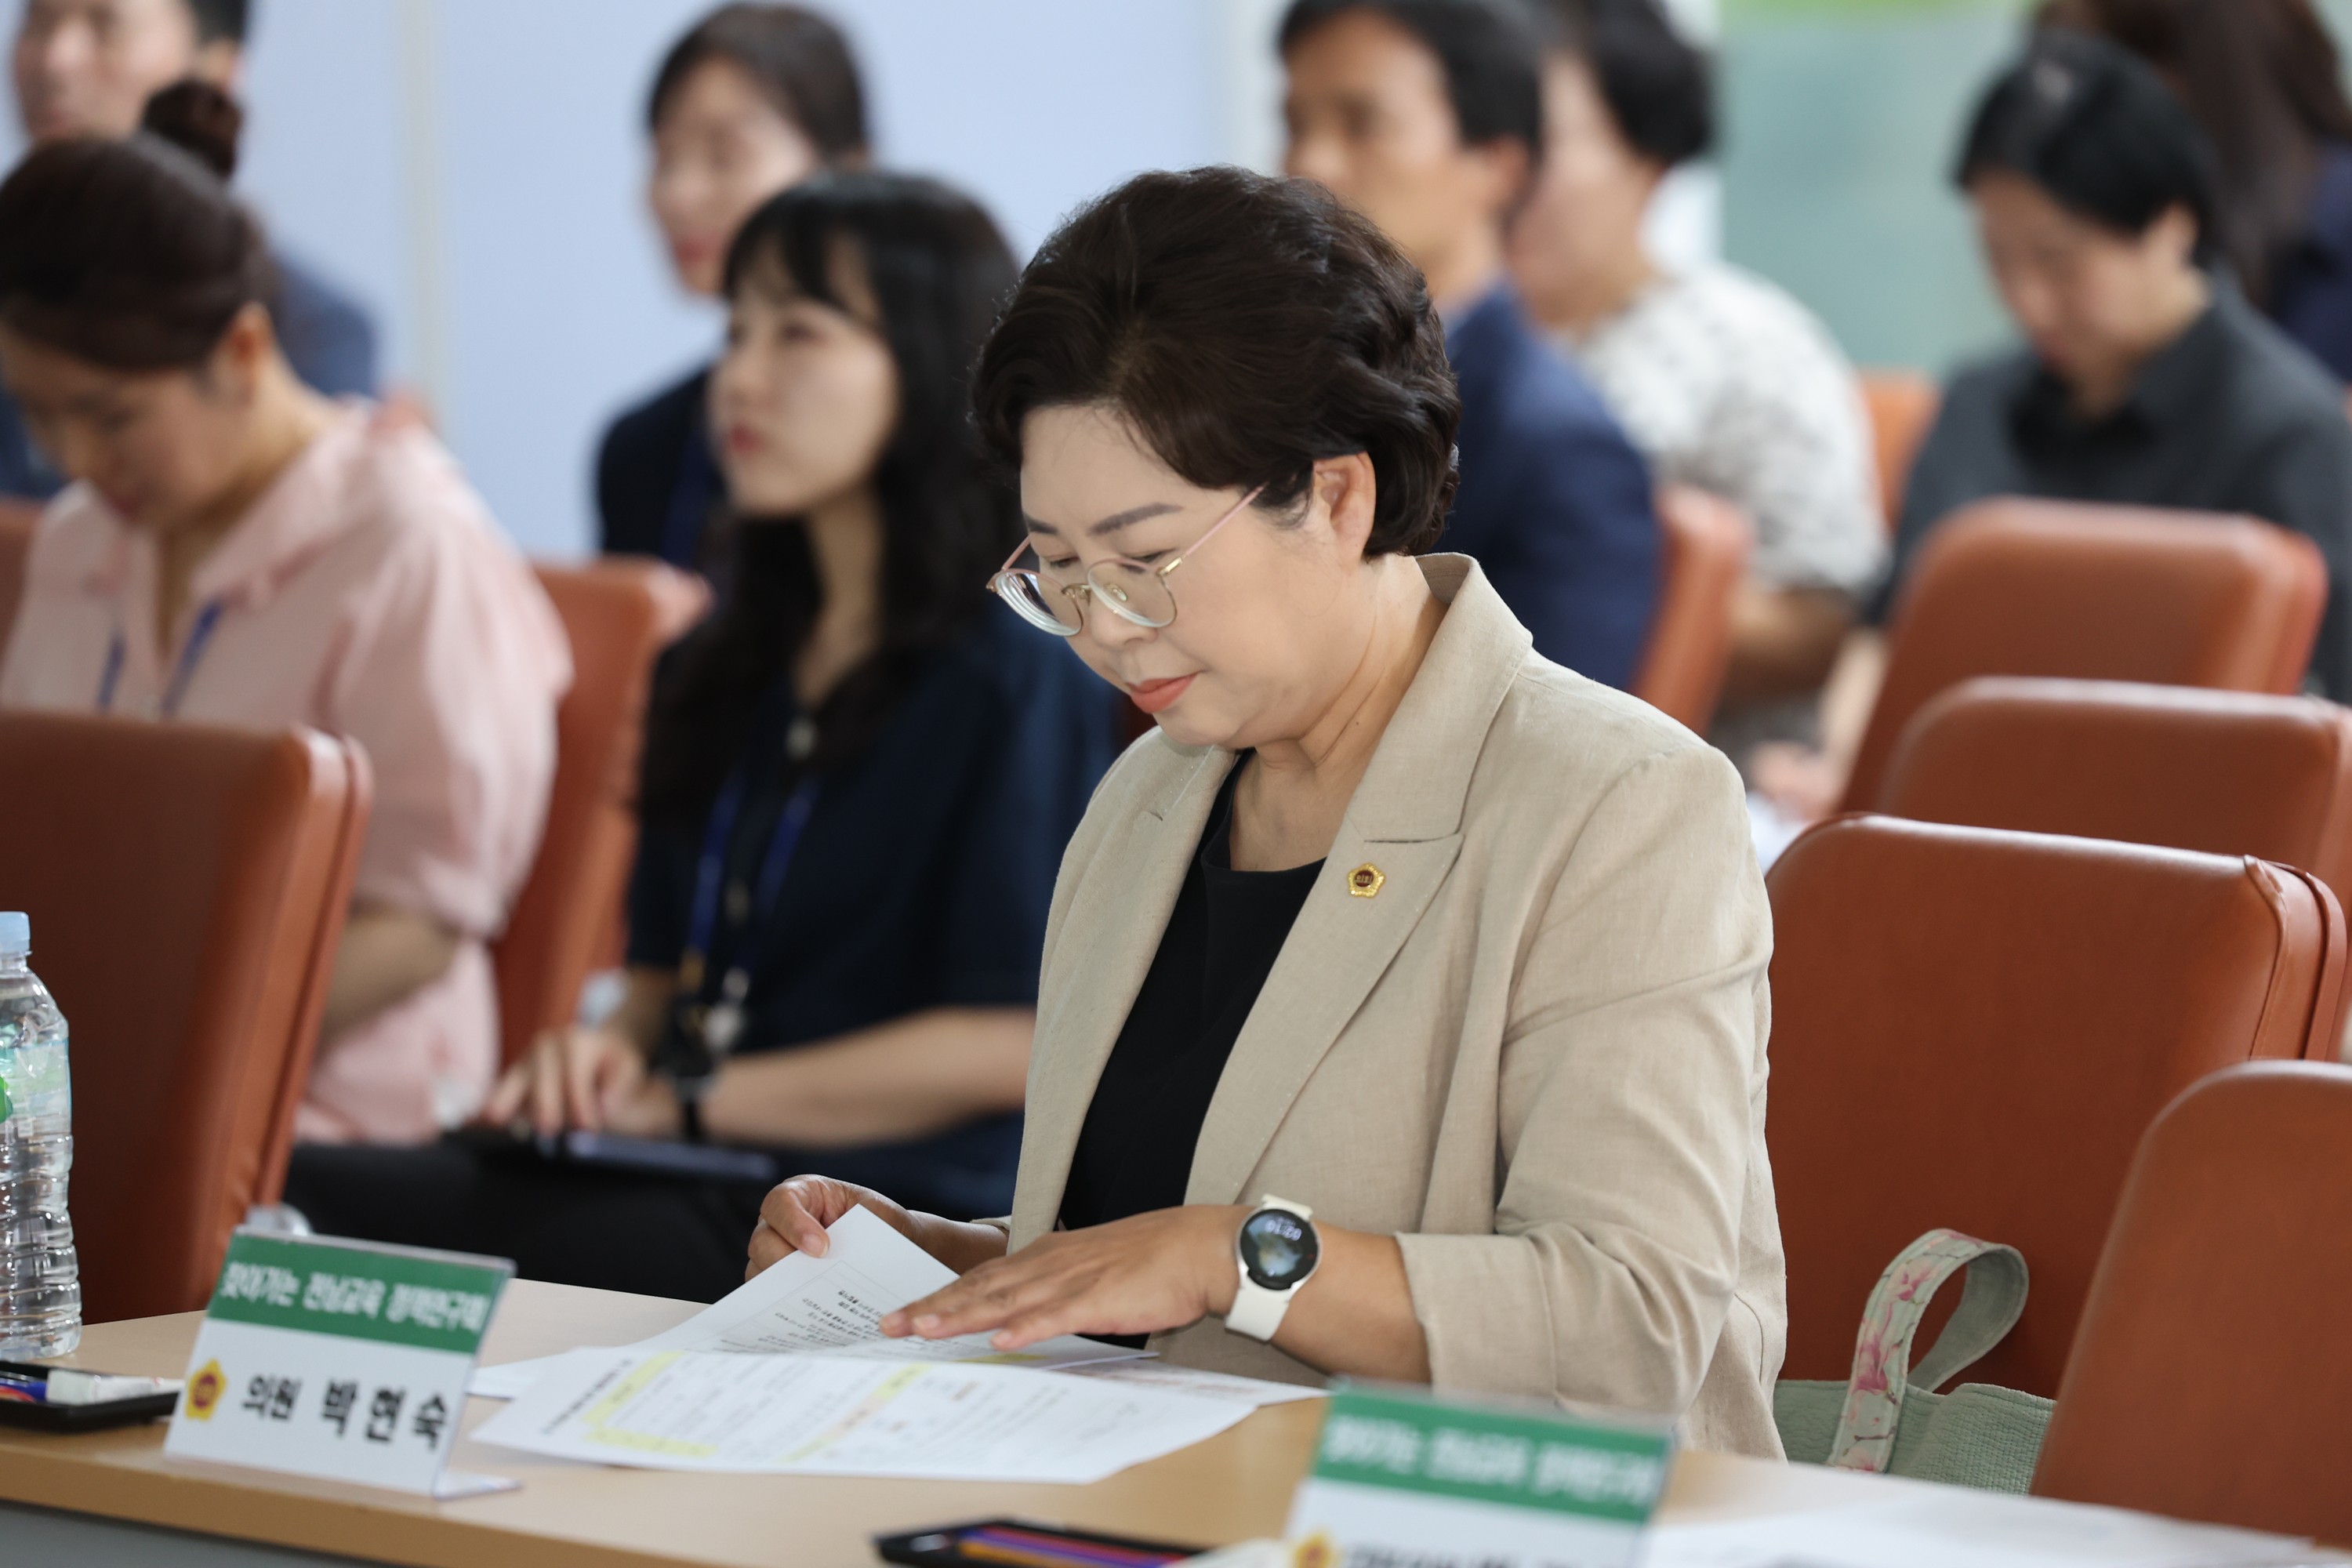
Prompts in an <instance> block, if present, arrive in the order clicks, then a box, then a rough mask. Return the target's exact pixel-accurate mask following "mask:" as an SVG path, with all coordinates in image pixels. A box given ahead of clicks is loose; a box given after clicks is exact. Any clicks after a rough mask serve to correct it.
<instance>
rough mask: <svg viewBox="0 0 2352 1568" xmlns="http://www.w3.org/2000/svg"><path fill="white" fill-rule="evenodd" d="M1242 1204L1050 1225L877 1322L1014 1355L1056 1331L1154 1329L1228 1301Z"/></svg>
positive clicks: (895, 1333) (890, 1329) (1176, 1325)
mask: <svg viewBox="0 0 2352 1568" xmlns="http://www.w3.org/2000/svg"><path fill="white" fill-rule="evenodd" d="M1249 1212H1250V1211H1249V1210H1248V1209H1246V1208H1243V1207H1217V1206H1212V1205H1192V1206H1188V1207H1185V1208H1174V1209H1156V1210H1154V1211H1152V1212H1151V1213H1150V1214H1141V1215H1134V1216H1133V1217H1132V1218H1129V1219H1122V1220H1116V1221H1113V1222H1112V1223H1111V1224H1109V1225H1099V1226H1090V1227H1088V1228H1087V1229H1085V1230H1057V1231H1055V1232H1053V1233H1051V1234H1050V1235H1047V1236H1043V1237H1038V1238H1037V1239H1036V1240H1035V1241H1034V1242H1031V1243H1030V1244H1029V1245H1028V1246H1027V1247H1023V1248H1022V1249H1021V1250H1020V1251H1019V1252H1016V1253H1014V1254H1013V1256H1011V1257H1009V1258H994V1259H992V1260H991V1261H989V1262H986V1263H982V1264H981V1265H980V1266H979V1267H977V1268H973V1269H972V1270H971V1272H970V1273H968V1274H966V1275H964V1276H963V1278H961V1279H958V1280H957V1281H956V1282H955V1283H954V1284H952V1285H950V1286H948V1287H947V1288H946V1289H941V1290H939V1291H936V1292H934V1293H933V1294H931V1295H929V1296H926V1297H924V1298H923V1299H922V1300H919V1301H911V1302H909V1303H908V1304H907V1305H906V1306H904V1307H901V1308H900V1309H899V1310H897V1311H895V1312H893V1313H891V1314H890V1315H889V1316H888V1317H887V1318H884V1319H883V1320H882V1331H883V1332H884V1333H886V1334H888V1335H890V1336H891V1337H892V1338H894V1339H897V1338H904V1337H906V1336H908V1335H913V1336H916V1337H919V1338H921V1339H927V1340H938V1339H948V1338H950V1337H952V1336H954V1335H957V1334H978V1333H991V1332H993V1334H994V1338H993V1339H992V1341H991V1343H992V1344H993V1345H994V1346H995V1347H996V1348H997V1349H998V1350H1002V1351H1016V1350H1020V1349H1022V1348H1023V1347H1024V1346H1026V1345H1033V1344H1035V1343H1036V1342H1038V1341H1040V1340H1049V1339H1052V1338H1053V1337H1054V1336H1055V1335H1056V1334H1152V1333H1158V1332H1160V1331H1161V1330H1164V1329H1181V1328H1183V1327H1184V1326H1185V1325H1187V1324H1189V1323H1194V1322H1198V1321H1200V1320H1201V1319H1202V1318H1203V1317H1206V1316H1208V1315H1209V1314H1210V1313H1213V1312H1223V1311H1224V1310H1227V1309H1228V1308H1230V1307H1231V1306H1232V1305H1233V1302H1234V1285H1235V1282H1236V1281H1237V1280H1238V1279H1239V1275H1238V1273H1237V1272H1236V1271H1235V1266H1234V1235H1235V1233H1236V1232H1237V1231H1239V1230H1240V1228H1241V1223H1242V1221H1243V1220H1244V1219H1245V1218H1247V1217H1248V1216H1249Z"/></svg>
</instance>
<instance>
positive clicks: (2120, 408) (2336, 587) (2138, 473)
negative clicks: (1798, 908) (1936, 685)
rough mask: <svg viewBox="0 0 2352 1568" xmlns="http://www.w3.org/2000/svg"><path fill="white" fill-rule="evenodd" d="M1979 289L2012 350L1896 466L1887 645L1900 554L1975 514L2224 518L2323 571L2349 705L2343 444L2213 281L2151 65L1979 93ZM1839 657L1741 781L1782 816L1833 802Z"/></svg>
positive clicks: (2316, 401) (2204, 225)
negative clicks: (2044, 507)
mask: <svg viewBox="0 0 2352 1568" xmlns="http://www.w3.org/2000/svg"><path fill="white" fill-rule="evenodd" d="M1958 178H1959V184H1960V186H1961V188H1962V189H1963V190H1964V191H1966V192H1967V193H1968V196H1969V202H1970V204H1971V205H1973V206H1974V207H1975V209H1976V216H1977V224H1978V228H1979V233H1980V235H1981V236H1982V238H1983V243H1984V249H1985V257H1986V261H1987V263H1988V265H1989V266H1990V268H1991V271H1992V275H1993V279H1994V281H1995V283H1996V284H1998V285H1999V287H2000V295H2001V299H2002V300H2003V302H2004V303H2005V304H2006V305H2007V306H2008V308H2009V312H2010V315H2011V317H2012V318H2013V319H2014V320H2015V321H2016V322H2017V326H2018V330H2019V331H2020V333H2021V335H2022V336H2023V337H2024V339H2025V341H2026V346H2024V347H2022V348H2019V349H2015V350H2011V351H2010V352H2008V353H2003V354H2000V355H1999V356H1998V357H1996V358H1994V359H1992V360H1990V361H1988V362H1987V363H1982V364H1979V365H1976V366H1973V367H1971V368H1969V369H1967V370H1963V371H1961V372H1960V373H1959V374H1958V375H1956V376H1954V377H1953V378H1952V380H1951V383H1950V384H1949V385H1948V386H1947V387H1946V389H1945V393H1944V403H1943V408H1942V411H1941V413H1940V414H1939V415H1938V416H1937V421H1936V425H1935V427H1934V428H1933V429H1932V430H1931V431H1929V433H1928V435H1927V441H1926V444H1925V445H1924V446H1923V447H1921V449H1920V452H1919V458H1918V461H1917V463H1916V466H1915V467H1914V468H1912V470H1911V479H1910V484H1909V487H1908V489H1907V492H1906V497H1905V500H1904V509H1903V521H1902V527H1901V530H1900V531H1899V533H1898V534H1897V537H1896V540H1895V563H1894V567H1893V570H1892V572H1891V573H1890V574H1889V575H1888V578H1887V580H1886V581H1885V584H1884V585H1883V586H1882V587H1881V589H1880V590H1879V592H1878V594H1877V595H1876V596H1875V598H1874V602H1873V604H1872V605H1871V606H1870V607H1869V616H1870V619H1871V620H1872V622H1873V623H1874V624H1876V625H1883V624H1884V622H1885V617H1886V616H1887V615H1888V613H1889V611H1890V609H1891V607H1892V606H1893V605H1894V603H1895V597H1896V595H1897V594H1898V593H1899V591H1900V589H1901V587H1902V584H1903V576H1904V573H1905V572H1906V569H1907V568H1908V567H1909V566H1910V564H1911V563H1912V561H1913V560H1914V559H1915V558H1916V556H1917V554H1918V550H1919V545H1920V542H1922V541H1923V540H1925V539H1926V538H1927V534H1928V532H1929V531H1930V530H1932V529H1933V528H1934V527H1935V526H1936V524H1937V523H1938V522H1940V521H1942V520H1943V519H1945V518H1946V517H1948V516H1949V515H1951V513H1953V512H1954V511H1956V510H1958V509H1960V508H1961V507H1964V506H1966V505H1968V504H1969V502H1971V501H1976V500H1984V499H1986V498H1987V497H1990V496H2000V495H2023V496H2043V497H2049V498H2052V499H2054V500H2081V501H2107V502H2115V503H2119V504H2125V505H2134V506H2156V507H2183V508H2189V509H2193V510H2200V511H2217V512H2241V513H2246V514H2249V515H2252V516H2254V517H2258V518H2263V519H2266V520H2268V521H2272V522H2275V523H2279V524H2281V525H2283V526H2284V527H2287V528H2291V529H2294V531H2296V532H2298V533H2302V534H2305V535H2307V536H2308V537H2309V538H2310V539H2311V540H2312V542H2314V543H2315V544H2317V545H2318V546H2319V549H2320V552H2321V553H2322V554H2323V555H2324V556H2326V561H2327V609H2326V616H2325V617H2324V618H2323V619H2322V621H2321V623H2320V628H2319V638H2318V642H2317V644H2316V646H2315V647H2314V648H2313V651H2312V657H2311V669H2310V675H2309V677H2308V679H2309V680H2310V682H2311V683H2312V684H2313V685H2315V687H2317V688H2318V689H2320V690H2322V691H2324V692H2326V694H2327V695H2328V696H2330V697H2333V698H2336V700H2344V699H2345V698H2346V697H2347V695H2352V625H2347V620H2346V599H2345V595H2346V592H2347V586H2352V426H2347V422H2346V419H2345V413H2344V394H2343V390H2342V388H2341V387H2339V386H2338V385H2337V384H2336V381H2335V380H2334V378H2332V377H2331V376H2330V375H2329V374H2327V372H2326V370H2325V369H2323V368H2322V367H2321V366H2320V364H2319V363H2318V362H2316V361H2315V360H2314V359H2312V358H2311V356H2310V355H2308V354H2306V353H2304V352H2303V351H2302V350H2301V349H2299V348H2297V347H2296V346H2295V345H2294V343H2293V342H2289V341H2288V339H2287V337H2286V335H2285V334H2284V332H2282V331H2279V329H2278V328H2277V327H2275V326H2273V325H2272V324H2271V323H2270V322H2269V321H2266V320H2264V319H2263V316H2262V315H2261V314H2260V313H2259V312H2257V311H2256V310H2254V309H2253V308H2252V306H2250V305H2248V304H2247V303H2246V300H2245V296H2244V295H2242V294H2241V293H2240V292H2239V291H2238V289H2237V287H2236V285H2235V284H2233V283H2232V282H2231V280H2230V279H2229V276H2228V273H2227V271H2226V269H2221V270H2217V269H2215V268H2214V266H2213V263H2214V262H2215V261H2216V260H2217V256H2216V252H2215V247H2216V244H2217V241H2216V238H2215V236H2216V234H2217V232H2218V230H2217V228H2216V222H2215V218H2214V216H2213V212H2214V206H2213V172H2212V155H2211V152H2210V148H2209V147H2208V146H2207V144H2206V142H2205V138H2204V135H2203V134H2202V132H2200V131H2199V130H2198V128H2197V125H2196V122H2195V121H2192V120H2191V119H2190V118H2189V113H2188V111H2187V110H2185V109H2183V108H2182V107H2181V105H2180V103H2179V100H2177V99H2176V98H2175V97H2174V96H2173V95H2172V94H2171V92H2169V91H2168V90H2167V89H2166V88H2165V86H2164V84H2163V82H2162V81H2160V80H2158V78H2157V76H2156V74H2155V73H2154V72H2153V71H2152V70H2150V69H2149V68H2148V67H2147V66H2146V65H2145V64H2143V63H2141V62H2140V61H2139V60H2138V59H2137V58H2135V57H2133V56H2132V55H2129V54H2126V52H2125V51H2123V50H2122V49H2120V48H2117V47H2116V46H2114V45H2112V44H2108V43H2104V42H2102V41H2100V40H2098V39H2095V38H2089V37H2081V36H2079V35H2077V34H2074V33H2068V32H2058V31H2052V32H2046V33H2042V34H2040V35H2038V36H2037V37H2035V38H2034V40H2033V42H2032V46H2031V47H2029V48H2028V49H2027V51H2026V53H2025V56H2024V58H2022V59H2021V60H2020V61H2019V62H2018V63H2017V64H2016V65H2014V66H2012V67H2011V68H2010V69H2009V70H2007V71H2006V72H2004V73H2003V74H2002V76H2001V77H2000V79H1999V80H1997V81H1996V82H1995V83H1994V84H1993V86H1992V88H1991V89H1990V91H1988V92H1987V93H1986V95H1985V98H1984V100H1983V102H1982V103H1981V104H1980V105H1979V108H1978V110H1977V113H1976V118H1975V120H1974V121H1973V122H1972V123H1971V125H1970V127H1969V134H1968V142H1967V145H1966V147H1965V149H1964V150H1963V152H1962V153H1961V156H1960V165H1959V174H1958ZM1884 659H1885V649H1884V646H1883V643H1882V641H1881V639H1880V637H1879V636H1878V634H1877V633H1875V632H1868V631H1866V632H1861V633H1857V634H1856V635H1855V636H1854V637H1853V638H1851V639H1849V641H1848V644H1847V647H1846V649H1845V651H1844V653H1843V655H1842V656H1841V658H1840V661H1839V668H1838V670H1837V672H1836V674H1835V675H1834V676H1832V679H1831V681H1830V685H1829V689H1828V694H1827V695H1826V696H1825V697H1824V699H1823V704H1822V721H1821V732H1822V748H1821V750H1820V751H1818V752H1804V751H1800V750H1797V749H1794V748H1785V747H1774V748H1771V749H1769V751H1767V752H1760V753H1759V756H1758V758H1757V761H1756V763H1755V765H1754V768H1753V770H1752V771H1753V773H1754V776H1755V779H1756V782H1757V784H1758V786H1759V789H1761V790H1762V791H1763V793H1765V794H1766V795H1769V796H1771V797H1773V798H1774V799H1775V800H1776V801H1777V802H1779V804H1780V806H1781V808H1782V809H1783V810H1784V811H1787V812H1790V813H1791V814H1793V815H1796V816H1818V815H1820V814H1821V813H1822V812H1823V811H1826V810H1828V809H1829V808H1830V806H1831V805H1832V804H1833V803H1834V802H1835V800H1836V799H1837V797H1838V795H1840V794H1841V793H1842V792H1843V787H1844V778H1845V773H1846V770H1847V768H1848V766H1849V765H1850V764H1851V763H1852V761H1853V751H1854V748H1855V747H1856V746H1857V745H1859V744H1860V742H1861V739H1862V732H1863V730H1864V727H1865V725H1866V724H1867V723H1868V721H1869V717H1870V708H1871V704H1872V703H1873V702H1874V700H1876V697H1877V692H1878V682H1879V679H1880V676H1881V674H1882V673H1883V669H1884Z"/></svg>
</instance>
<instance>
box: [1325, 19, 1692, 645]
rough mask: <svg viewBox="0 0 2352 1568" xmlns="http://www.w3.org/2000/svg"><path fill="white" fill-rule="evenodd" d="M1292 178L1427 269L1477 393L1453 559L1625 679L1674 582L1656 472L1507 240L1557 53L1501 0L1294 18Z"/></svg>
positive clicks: (1462, 375) (1451, 346) (1448, 538)
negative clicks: (1366, 221) (1546, 327)
mask: <svg viewBox="0 0 2352 1568" xmlns="http://www.w3.org/2000/svg"><path fill="white" fill-rule="evenodd" d="M1280 47H1281V50H1282V63H1283V67H1284V69H1285V70H1286V73H1287V75H1288V93H1287V96H1286V99H1285V100H1284V105H1283V113H1284V117H1285V120H1286V122H1287V124H1288V128H1289V132H1290V142H1289V149H1288V152H1287V153H1286V154H1285V157H1284V168H1285V169H1286V171H1287V172H1288V173H1290V174H1295V175H1301V176H1304V177H1306V178H1307V179H1311V180H1315V181H1318V182H1319V183H1320V184H1324V185H1326V186H1328V188H1329V189H1330V190H1331V191H1332V192H1333V194H1335V195H1338V196H1339V199H1340V200H1342V201H1344V202H1346V203H1347V204H1348V205H1350V206H1352V207H1354V208H1355V209H1356V210H1357V211H1359V212H1360V213H1362V214H1363V215H1364V216H1366V217H1368V218H1370V219H1371V220H1372V222H1374V223H1376V224H1378V225H1379V226H1381V230H1382V231H1383V232H1385V233H1386V234H1387V235H1388V237H1389V238H1390V239H1391V240H1392V241H1394V242H1395V244H1396V246H1397V248H1399V249H1400V250H1402V251H1403V252H1404V254H1405V257H1406V258H1407V259H1408V260H1410V261H1412V264H1413V265H1414V266H1416V267H1418V268H1421V271H1422V275H1423V278H1424V279H1427V281H1428V284H1429V294H1430V299H1431V300H1432V301H1433V303H1434V304H1435V305H1436V307H1437V310H1438V312H1439V313H1440V314H1441V315H1442V316H1443V317H1444V321H1445V329H1446V333H1445V346H1446V351H1447V353H1449V354H1450V355H1451V356H1452V358H1453V361H1454V374H1455V375H1456V376H1457V377H1458V378H1459V380H1460V382H1461V387H1462V431H1461V436H1460V437H1459V445H1460V456H1461V467H1462V488H1461V490H1460V492H1459V494H1458V495H1457V496H1456V497H1455V498H1454V511H1453V515H1452V516H1451V517H1450V518H1449V519H1448V520H1447V522H1446V531H1445V537H1444V542H1443V548H1444V549H1447V550H1453V551H1459V552H1463V553H1465V554H1467V555H1472V556H1475V557H1476V558H1477V560H1478V563H1479V564H1480V565H1481V566H1482V567H1483V568H1484V569H1485V570H1486V576H1487V578H1488V579H1489V580H1490V581H1491V582H1492V583H1493V584H1494V585H1495V589H1496V592H1497V593H1499V594H1501V595H1502V596H1503V601H1504V603H1506V604H1507V605H1509V606H1510V607H1511V611H1512V613H1513V614H1514V615H1516V616H1518V618H1519V620H1520V621H1521V623H1522V624H1524V625H1525V626H1527V628H1528V630H1529V631H1530V632H1532V633H1534V634H1535V646H1536V651H1537V652H1538V653H1540V654H1542V655H1543V656H1544V657H1545V658H1549V659H1551V660H1553V661H1554V662H1555V663H1559V664H1564V665H1566V666H1568V668H1570V669H1573V670H1576V671H1578V672H1579V673H1580V674H1582V675H1586V676H1590V677H1591V679H1595V680H1599V681H1603V682H1605V683H1607V684H1609V685H1611V686H1616V687H1621V688H1622V687H1629V686H1631V685H1632V684H1633V676H1634V673H1635V670H1636V668H1638V665H1639V663H1640V659H1641V657H1642V653H1643V647H1644V646H1645V645H1646V643H1647V642H1648V639H1649V630H1650V622H1651V619H1652V617H1653V616H1654V612H1655V609H1656V605H1657V597H1658V580H1659V553H1660V551H1659V536H1658V524H1657V518H1656V514H1655V512H1654V510H1653V507H1652V500H1651V492H1650V475H1649V470H1648V468H1646V467H1645V466H1644V465H1643V461H1642V458H1641V457H1640V456H1639V455H1638V454H1637V453H1636V452H1635V451H1634V449H1633V447H1632V445H1631V444H1630V443H1628V441H1627V440H1626V438H1625V436H1624V433H1623V432H1622V430H1620V429H1619V428H1618V426H1617V424H1616V421H1615V420H1613V419H1612V417H1611V416H1610V415H1609V413H1608V411H1607V410H1606V409H1605V408H1604V407H1603V406H1602V405H1601V400H1600V398H1599V397H1598V396H1597V395H1595V394H1594V392H1593V390H1592V388H1591V386H1590V385H1589V384H1586V382H1585V381H1584V379H1583V377H1582V376H1581V375H1580V374H1578V372H1577V371H1576V370H1575V369H1574V368H1573V367H1572V366H1570V363H1569V362H1568V361H1567V360H1566V359H1565V358H1563V357H1562V356H1561V355H1560V354H1559V352H1558V351H1557V350H1555V349H1553V348H1552V347H1551V345H1550V344H1549V343H1547V342H1544V341H1543V339H1542V338H1541V336H1540V335H1538V332H1537V331H1536V330H1535V328H1534V327H1533V326H1532V325H1530V324H1529V322H1528V319H1527V317H1526V315H1525V314H1524V313H1523V312H1522V310H1520V306H1519V301H1518V297H1517V295H1516V294H1515V293H1513V291H1512V289H1511V287H1510V284H1509V282H1508V281H1507V279H1506V277H1505V274H1504V268H1503V240H1504V232H1505V230H1506V228H1507V226H1508V224H1509V221H1510V219H1511V216H1512V215H1513V214H1514V213H1516V212H1517V210H1518V208H1519V206H1520V205H1521V204H1522V203H1524V202H1525V200H1526V199H1527V196H1528V191H1529V188H1530V186H1531V184H1532V183H1533V179H1534V174H1535V168H1536V163H1537V161H1538V158H1539V157H1540V155H1541V149H1542V147H1543V141H1544V133H1543V90H1542V69H1543V63H1542V62H1543V52H1542V44H1541V39H1540V37H1538V35H1537V34H1536V32H1535V31H1534V30H1533V28H1532V26H1530V24H1529V23H1528V18H1527V17H1526V16H1524V15H1522V14H1521V13H1520V12H1518V11H1517V9H1515V8H1513V7H1510V6H1508V5H1504V4H1501V3H1499V0H1297V3H1296V4H1294V5H1292V6H1291V7H1290V10H1289V12H1288V14H1287V15H1286V16H1284V18H1283V23H1282V32H1281V36H1280Z"/></svg>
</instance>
